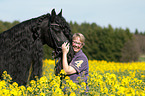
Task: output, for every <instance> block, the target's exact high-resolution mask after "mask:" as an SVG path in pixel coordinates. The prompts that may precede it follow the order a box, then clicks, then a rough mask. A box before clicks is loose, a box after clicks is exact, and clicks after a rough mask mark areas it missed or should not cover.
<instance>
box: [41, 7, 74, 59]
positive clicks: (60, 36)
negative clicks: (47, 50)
mask: <svg viewBox="0 0 145 96" xmlns="http://www.w3.org/2000/svg"><path fill="white" fill-rule="evenodd" d="M46 20H48V19H46ZM46 20H45V21H44V20H43V23H42V24H41V28H42V29H41V31H43V33H42V40H43V42H44V43H45V44H47V45H48V46H50V47H51V48H53V49H54V50H55V53H56V55H57V56H59V55H60V53H61V45H62V44H63V43H64V42H69V43H70V45H71V43H72V34H71V30H70V26H69V24H68V23H67V22H66V20H65V19H64V18H63V17H62V10H61V11H60V13H59V14H56V12H55V9H53V10H52V11H51V15H50V17H49V20H50V21H49V22H47V21H46ZM70 50H71V51H70V52H69V53H68V55H71V57H72V54H73V53H74V52H73V50H72V47H70ZM57 56H56V57H57ZM70 60H71V59H70ZM70 60H68V61H70Z"/></svg>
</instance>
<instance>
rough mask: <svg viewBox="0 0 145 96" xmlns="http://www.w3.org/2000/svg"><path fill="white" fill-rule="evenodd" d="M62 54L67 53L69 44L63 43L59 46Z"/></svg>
mask: <svg viewBox="0 0 145 96" xmlns="http://www.w3.org/2000/svg"><path fill="white" fill-rule="evenodd" d="M61 48H62V52H63V54H67V53H68V52H69V43H67V42H64V43H63V44H62V46H61Z"/></svg>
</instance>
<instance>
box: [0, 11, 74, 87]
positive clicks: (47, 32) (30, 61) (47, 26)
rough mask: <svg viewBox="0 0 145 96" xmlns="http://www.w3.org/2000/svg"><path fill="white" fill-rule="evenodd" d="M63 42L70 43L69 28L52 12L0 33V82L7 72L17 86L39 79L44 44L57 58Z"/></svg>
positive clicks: (60, 16) (59, 15) (61, 18)
mask: <svg viewBox="0 0 145 96" xmlns="http://www.w3.org/2000/svg"><path fill="white" fill-rule="evenodd" d="M64 41H69V42H71V33H70V27H69V25H68V23H67V22H66V21H65V19H64V18H63V17H62V12H60V13H59V14H58V15H56V13H55V10H52V13H51V15H50V14H49V13H48V14H46V15H43V16H40V17H38V18H33V19H30V20H27V21H24V22H22V23H20V24H18V25H16V26H14V27H12V28H11V29H9V30H7V31H5V32H3V33H1V34H0V79H1V75H2V73H3V71H7V72H8V74H10V75H11V77H12V79H13V81H15V82H17V83H18V84H19V85H22V84H23V85H26V83H27V80H28V79H30V80H32V79H34V78H35V76H38V77H41V75H42V74H41V73H42V57H43V50H42V46H43V45H44V44H47V45H48V46H50V47H52V48H53V49H54V50H55V52H56V54H59V53H60V52H59V51H61V50H60V49H59V48H60V46H61V44H62V43H63V42H64ZM70 56H73V54H72V55H71V54H70ZM70 59H71V57H70ZM69 61H70V60H69ZM30 70H31V74H30ZM29 76H30V78H29Z"/></svg>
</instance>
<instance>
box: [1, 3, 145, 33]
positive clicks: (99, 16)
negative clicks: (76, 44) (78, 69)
mask: <svg viewBox="0 0 145 96" xmlns="http://www.w3.org/2000/svg"><path fill="white" fill-rule="evenodd" d="M53 8H55V10H56V13H57V14H58V13H59V12H60V10H61V9H62V12H63V13H62V14H63V17H64V18H65V19H66V21H68V22H70V21H72V22H77V23H78V24H81V23H84V22H87V23H90V24H91V23H96V24H97V25H99V26H101V27H108V25H109V24H111V26H112V27H113V28H122V29H126V28H129V29H130V32H135V30H136V29H137V30H138V31H139V32H145V0H0V20H2V21H8V22H13V21H15V20H18V21H20V22H22V21H25V20H29V19H32V18H35V17H38V16H41V15H44V14H47V13H51V11H52V9H53Z"/></svg>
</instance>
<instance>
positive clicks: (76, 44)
mask: <svg viewBox="0 0 145 96" xmlns="http://www.w3.org/2000/svg"><path fill="white" fill-rule="evenodd" d="M72 46H73V50H74V51H75V53H77V52H79V51H80V50H81V48H82V47H83V45H82V42H81V41H80V37H75V38H74V39H73V42H72Z"/></svg>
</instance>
